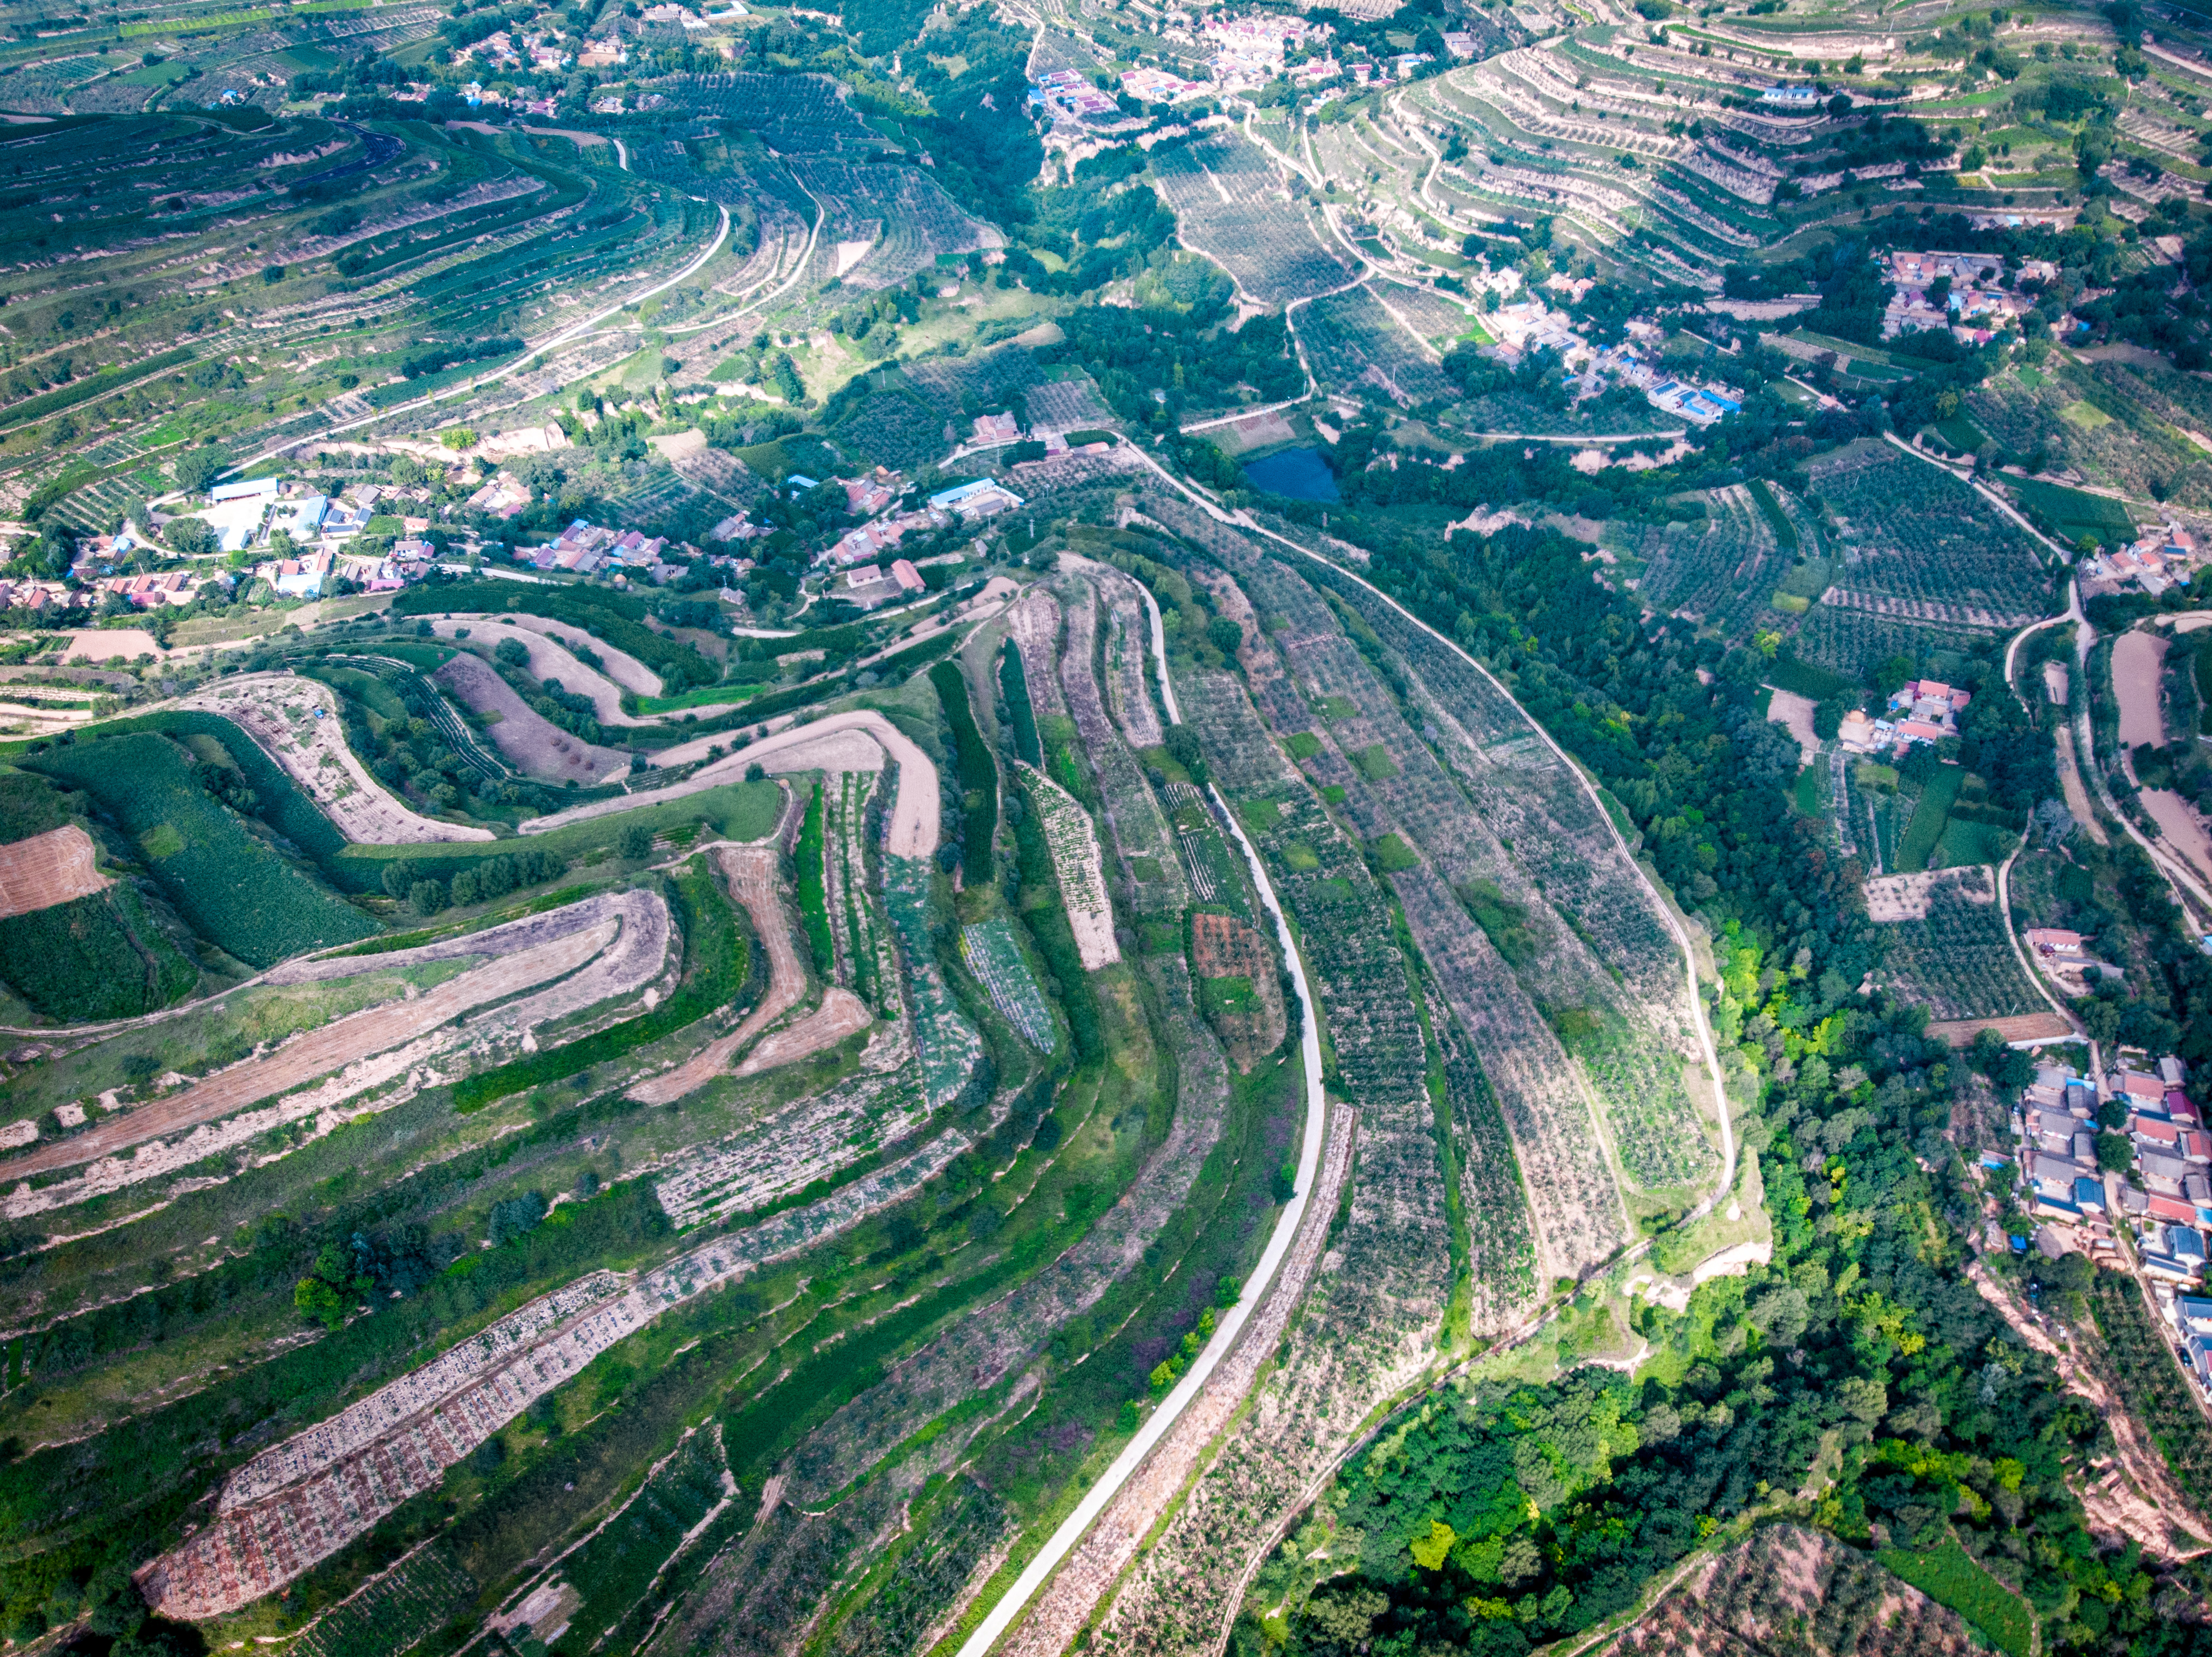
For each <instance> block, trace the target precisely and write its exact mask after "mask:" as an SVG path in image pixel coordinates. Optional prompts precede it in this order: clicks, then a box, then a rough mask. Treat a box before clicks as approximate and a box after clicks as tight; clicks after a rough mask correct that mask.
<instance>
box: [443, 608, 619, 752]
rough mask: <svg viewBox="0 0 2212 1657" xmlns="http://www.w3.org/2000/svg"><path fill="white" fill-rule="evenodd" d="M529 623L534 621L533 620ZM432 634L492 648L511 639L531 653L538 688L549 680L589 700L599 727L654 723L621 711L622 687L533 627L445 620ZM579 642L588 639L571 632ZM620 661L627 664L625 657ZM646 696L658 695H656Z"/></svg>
mask: <svg viewBox="0 0 2212 1657" xmlns="http://www.w3.org/2000/svg"><path fill="white" fill-rule="evenodd" d="M532 619H533V620H534V619H536V618H534V617H533V618H532ZM430 628H431V631H433V632H435V633H436V634H437V635H438V637H440V638H450V639H459V637H460V636H461V635H462V634H464V633H465V634H467V635H468V640H467V642H468V643H471V644H475V643H478V642H480V641H482V640H484V639H489V640H490V641H491V642H492V643H494V644H500V643H505V642H506V641H507V640H508V639H513V641H514V642H515V643H518V644H520V645H521V646H522V648H523V649H526V650H527V651H529V652H530V676H531V677H532V679H536V680H538V683H540V684H541V685H542V684H544V683H545V682H546V681H547V680H549V679H551V680H554V681H556V682H557V683H558V684H559V685H560V686H561V688H562V690H564V691H569V692H571V693H572V694H574V695H576V696H580V697H586V698H590V701H591V704H592V714H593V716H594V717H595V718H597V719H598V720H599V723H600V724H602V725H650V724H653V723H654V721H653V720H649V719H636V718H633V717H632V716H630V715H629V714H626V713H624V712H623V710H622V687H621V686H620V685H617V684H616V683H615V682H614V681H613V680H612V679H609V678H607V677H606V676H605V674H604V673H594V672H593V671H592V669H591V668H589V667H586V666H584V664H583V663H582V662H580V661H577V660H576V658H575V657H574V656H573V655H569V654H568V649H566V647H565V645H564V644H563V643H562V640H561V639H559V638H556V637H549V636H548V635H547V634H545V633H544V631H541V630H539V629H538V628H535V627H523V626H519V625H516V624H513V623H511V622H504V621H488V620H486V619H485V618H483V617H482V616H462V617H460V618H453V617H450V616H449V617H447V618H443V619H441V620H437V621H433V622H432V623H431V624H430ZM568 631H570V632H572V633H575V635H576V637H578V638H580V639H586V640H588V639H589V638H590V637H591V635H590V634H588V633H584V632H580V631H577V630H576V629H574V628H573V627H572V628H570V629H569V630H568ZM623 660H625V661H628V660H629V658H628V657H624V658H623ZM648 694H654V695H657V694H659V693H658V692H657V691H655V692H649V693H648Z"/></svg>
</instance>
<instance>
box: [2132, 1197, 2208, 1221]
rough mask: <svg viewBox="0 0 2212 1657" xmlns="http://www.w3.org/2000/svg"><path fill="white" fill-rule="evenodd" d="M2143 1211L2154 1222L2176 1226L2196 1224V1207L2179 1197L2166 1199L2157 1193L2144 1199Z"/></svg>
mask: <svg viewBox="0 0 2212 1657" xmlns="http://www.w3.org/2000/svg"><path fill="white" fill-rule="evenodd" d="M2144 1211H2145V1212H2146V1213H2148V1215H2150V1217H2151V1218H2152V1219H2154V1220H2164V1221H2169V1222H2171V1223H2172V1224H2174V1225H2178V1226H2194V1225H2195V1224H2196V1223H2197V1205H2196V1204H2195V1203H2191V1202H2187V1201H2185V1200H2184V1199H2183V1198H2181V1197H2167V1196H2165V1195H2163V1194H2161V1193H2160V1192H2158V1191H2152V1192H2150V1193H2149V1194H2148V1196H2147V1197H2145V1198H2144Z"/></svg>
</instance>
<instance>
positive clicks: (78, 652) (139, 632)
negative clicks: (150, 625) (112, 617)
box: [62, 627, 169, 663]
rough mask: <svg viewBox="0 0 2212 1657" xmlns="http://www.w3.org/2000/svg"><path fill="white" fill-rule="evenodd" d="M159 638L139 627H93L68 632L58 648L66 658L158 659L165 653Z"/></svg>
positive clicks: (107, 659)
mask: <svg viewBox="0 0 2212 1657" xmlns="http://www.w3.org/2000/svg"><path fill="white" fill-rule="evenodd" d="M168 654H169V653H168V652H167V650H165V649H162V648H161V641H159V640H158V639H156V638H155V637H154V636H153V635H152V634H151V633H149V632H148V631H146V630H145V629H144V628H143V627H112V628H110V627H94V628H87V629H86V630H85V631H82V632H78V633H72V634H70V641H69V643H68V644H67V646H65V647H64V649H63V651H62V660H63V661H67V662H72V663H73V662H76V661H79V660H82V661H137V659H138V658H139V657H140V656H151V657H153V658H154V660H155V661H163V660H165V659H167V656H168Z"/></svg>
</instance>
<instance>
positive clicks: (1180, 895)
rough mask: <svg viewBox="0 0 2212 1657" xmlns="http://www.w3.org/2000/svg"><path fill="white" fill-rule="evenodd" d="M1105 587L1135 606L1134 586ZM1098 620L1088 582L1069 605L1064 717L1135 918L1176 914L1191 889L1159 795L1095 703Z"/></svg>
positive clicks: (1123, 579) (1115, 581)
mask: <svg viewBox="0 0 2212 1657" xmlns="http://www.w3.org/2000/svg"><path fill="white" fill-rule="evenodd" d="M1102 579H1103V578H1102ZM1125 584H1126V586H1125ZM1107 586H1108V590H1109V593H1113V594H1116V595H1117V597H1116V602H1119V601H1120V595H1121V594H1124V592H1125V591H1126V594H1127V597H1128V600H1129V601H1130V602H1131V603H1132V604H1133V603H1134V602H1135V600H1134V592H1135V588H1134V584H1133V583H1131V582H1129V581H1128V577H1127V576H1118V575H1117V576H1115V577H1113V578H1112V580H1111V581H1110V582H1107ZM1095 614H1096V612H1095V608H1094V604H1093V600H1092V599H1091V594H1090V591H1089V587H1088V583H1086V584H1085V590H1084V593H1083V596H1082V598H1081V600H1080V601H1079V602H1078V601H1074V600H1071V602H1070V604H1069V606H1068V610H1067V636H1068V649H1067V650H1066V654H1065V655H1062V657H1061V658H1060V683H1061V685H1062V686H1063V687H1064V688H1065V689H1066V693H1067V711H1068V716H1069V717H1070V718H1071V719H1073V721H1074V722H1075V729H1076V734H1077V735H1078V736H1079V738H1080V739H1081V740H1082V745H1083V753H1084V757H1085V758H1086V759H1088V760H1089V761H1090V763H1091V774H1092V775H1093V776H1094V777H1096V778H1097V783H1098V794H1099V798H1100V800H1101V801H1102V802H1103V806H1104V813H1103V814H1104V817H1105V825H1106V829H1107V832H1108V833H1109V836H1110V837H1111V838H1112V840H1113V842H1114V848H1115V851H1116V853H1117V854H1118V855H1119V856H1120V857H1121V866H1122V869H1123V871H1124V873H1125V874H1126V875H1127V879H1128V881H1129V885H1130V891H1131V899H1130V907H1131V908H1133V910H1135V911H1136V912H1137V913H1138V914H1139V915H1170V914H1175V913H1176V912H1178V911H1181V910H1182V907H1183V905H1185V904H1186V903H1188V901H1189V888H1188V886H1186V885H1185V883H1184V880H1183V874H1182V869H1181V868H1178V867H1177V865H1176V846H1175V844H1174V842H1173V840H1172V838H1171V837H1170V832H1169V829H1168V824H1167V819H1166V817H1165V815H1164V813H1162V812H1161V810H1160V802H1159V796H1158V795H1155V794H1154V793H1153V792H1152V785H1151V784H1150V783H1147V782H1146V780H1145V775H1144V773H1143V771H1140V770H1139V768H1138V765H1137V758H1136V756H1135V755H1134V754H1133V753H1132V752H1130V751H1129V749H1128V747H1127V746H1126V745H1125V744H1124V743H1123V742H1122V740H1121V734H1120V733H1119V732H1118V731H1117V730H1116V729H1115V727H1114V723H1113V722H1112V721H1111V720H1109V718H1108V717H1107V716H1106V708H1105V704H1103V702H1101V701H1100V700H1099V696H1098V680H1097V669H1096V667H1094V666H1093V663H1092V649H1091V645H1092V640H1093V637H1094V635H1095V631H1096V628H1095V623H1094V617H1095Z"/></svg>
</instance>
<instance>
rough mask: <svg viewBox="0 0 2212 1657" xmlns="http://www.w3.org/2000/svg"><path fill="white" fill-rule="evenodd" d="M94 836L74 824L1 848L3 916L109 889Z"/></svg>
mask: <svg viewBox="0 0 2212 1657" xmlns="http://www.w3.org/2000/svg"><path fill="white" fill-rule="evenodd" d="M92 850H93V848H92V837H91V836H90V835H89V834H87V833H86V832H84V831H83V830H82V829H81V828H79V827H78V826H77V825H76V824H74V823H65V824H64V825H62V826H61V827H60V828H58V829H48V830H47V831H46V832H45V833H44V834H34V835H33V836H32V837H31V838H29V839H27V840H18V841H16V842H15V844H12V845H5V846H0V918H5V917H8V916H10V915H28V914H30V913H31V912H32V911H34V910H40V909H52V907H53V906H54V905H56V904H65V903H67V902H69V901H70V899H73V898H88V897H90V896H91V895H92V894H93V893H94V892H99V891H101V890H103V889H105V888H106V886H107V885H108V879H107V877H106V875H105V874H101V873H100V871H99V870H98V869H97V868H94V867H93V861H92Z"/></svg>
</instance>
